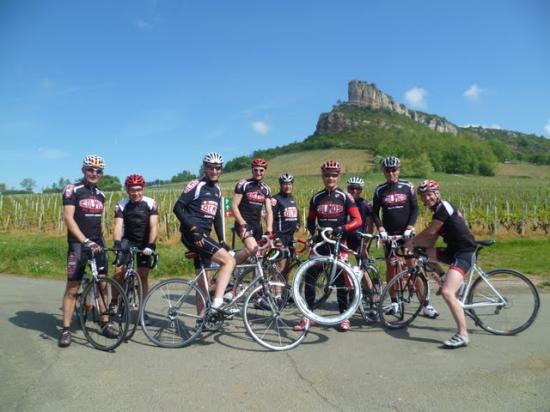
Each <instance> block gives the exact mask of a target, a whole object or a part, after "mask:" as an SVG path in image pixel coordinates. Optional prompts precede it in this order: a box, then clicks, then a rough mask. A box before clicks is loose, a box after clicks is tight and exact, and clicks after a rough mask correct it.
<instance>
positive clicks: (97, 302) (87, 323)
mask: <svg viewBox="0 0 550 412" xmlns="http://www.w3.org/2000/svg"><path fill="white" fill-rule="evenodd" d="M99 284H104V285H105V286H104V287H103V286H99ZM113 289H116V291H117V292H118V294H117V301H116V302H115V305H116V306H111V307H110V304H111V297H112V290H113ZM96 291H97V293H96ZM88 295H90V298H89V299H88ZM96 295H97V296H96ZM86 301H88V302H92V303H91V304H86ZM115 308H116V309H115ZM78 317H79V319H80V325H81V327H82V332H83V333H84V336H85V337H86V340H87V341H88V342H90V344H91V345H92V346H93V347H94V348H96V349H99V350H102V351H107V352H109V351H112V350H114V349H116V348H117V347H118V346H119V345H120V344H121V342H122V341H123V340H124V337H125V336H126V333H127V331H128V300H127V298H126V294H125V293H124V290H123V289H122V287H121V286H120V285H119V284H118V282H116V281H115V280H113V279H110V278H107V277H106V278H102V279H101V280H100V281H99V282H97V283H96V282H95V281H92V282H90V283H89V284H88V285H87V286H86V288H85V289H84V291H83V292H82V295H81V296H80V302H79V307H78ZM105 318H107V319H105ZM107 333H110V334H111V336H108V335H107ZM115 333H116V337H114V336H113V335H114V334H115Z"/></svg>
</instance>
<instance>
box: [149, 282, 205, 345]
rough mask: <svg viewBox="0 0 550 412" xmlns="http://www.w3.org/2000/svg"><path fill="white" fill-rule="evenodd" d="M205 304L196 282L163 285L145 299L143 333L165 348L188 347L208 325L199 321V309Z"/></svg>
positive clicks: (165, 283) (161, 283)
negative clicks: (205, 325)
mask: <svg viewBox="0 0 550 412" xmlns="http://www.w3.org/2000/svg"><path fill="white" fill-rule="evenodd" d="M205 305H206V300H205V298H204V294H203V292H202V291H201V290H200V289H199V288H198V287H197V286H196V285H195V284H194V283H193V282H189V281H185V280H182V279H169V280H165V281H164V282H160V283H159V284H157V285H155V286H154V287H153V288H151V290H150V291H149V293H148V294H147V296H145V299H143V306H142V309H141V316H140V320H141V328H142V329H143V333H144V334H145V336H147V338H149V340H150V341H151V342H153V343H154V344H155V345H158V346H161V347H163V348H181V347H183V346H186V345H188V344H190V343H191V342H193V340H195V338H196V337H197V336H198V335H199V334H200V333H201V331H202V328H203V326H204V322H197V320H198V319H200V317H199V315H197V307H199V308H204V307H205ZM145 316H147V317H148V322H147V324H145V322H144V317H145Z"/></svg>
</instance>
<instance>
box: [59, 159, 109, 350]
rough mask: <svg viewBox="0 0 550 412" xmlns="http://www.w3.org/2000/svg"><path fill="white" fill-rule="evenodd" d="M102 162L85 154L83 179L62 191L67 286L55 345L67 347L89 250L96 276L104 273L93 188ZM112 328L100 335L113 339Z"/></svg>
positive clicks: (100, 204)
mask: <svg viewBox="0 0 550 412" xmlns="http://www.w3.org/2000/svg"><path fill="white" fill-rule="evenodd" d="M104 167H105V162H104V161H103V158H102V157H101V156H97V155H88V156H86V157H85V158H84V160H83V162H82V169H81V170H82V173H83V175H84V176H83V178H82V180H81V181H80V182H78V183H76V184H70V185H68V186H67V187H66V188H65V190H64V191H63V221H64V222H65V225H66V226H67V241H68V252H67V285H66V287H65V294H64V296H63V330H62V332H61V335H60V336H59V341H58V345H59V346H60V347H66V346H69V345H70V344H71V332H70V327H71V319H72V317H73V312H74V306H75V301H76V294H77V293H78V289H79V287H80V282H81V281H82V277H83V276H84V272H85V270H86V265H87V262H88V255H89V252H90V250H91V251H92V252H93V253H94V254H95V256H96V262H97V269H98V272H99V274H103V275H106V274H107V258H106V256H105V252H104V251H103V247H104V244H105V242H104V239H103V233H102V230H101V217H102V215H103V209H104V207H105V195H104V194H103V192H102V191H101V190H100V189H99V188H98V187H97V184H98V183H99V181H100V180H101V178H102V177H103V169H104ZM117 333H118V332H117V331H116V328H115V327H114V325H111V324H108V323H106V324H105V325H104V326H103V334H104V335H105V336H107V337H116V336H117Z"/></svg>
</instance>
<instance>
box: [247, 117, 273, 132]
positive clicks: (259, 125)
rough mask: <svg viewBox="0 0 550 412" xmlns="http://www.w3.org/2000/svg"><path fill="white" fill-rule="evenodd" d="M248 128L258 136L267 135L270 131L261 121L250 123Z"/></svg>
mask: <svg viewBox="0 0 550 412" xmlns="http://www.w3.org/2000/svg"><path fill="white" fill-rule="evenodd" d="M250 126H251V127H252V129H254V131H255V132H256V133H258V134H267V133H268V132H269V129H271V127H270V126H269V124H267V123H266V122H262V121H261V120H258V121H256V122H252V123H251V124H250Z"/></svg>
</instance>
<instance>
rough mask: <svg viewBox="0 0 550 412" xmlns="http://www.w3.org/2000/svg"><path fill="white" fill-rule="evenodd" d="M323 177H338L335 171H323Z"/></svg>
mask: <svg viewBox="0 0 550 412" xmlns="http://www.w3.org/2000/svg"><path fill="white" fill-rule="evenodd" d="M323 177H333V178H335V179H336V178H337V177H338V174H337V173H323Z"/></svg>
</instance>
